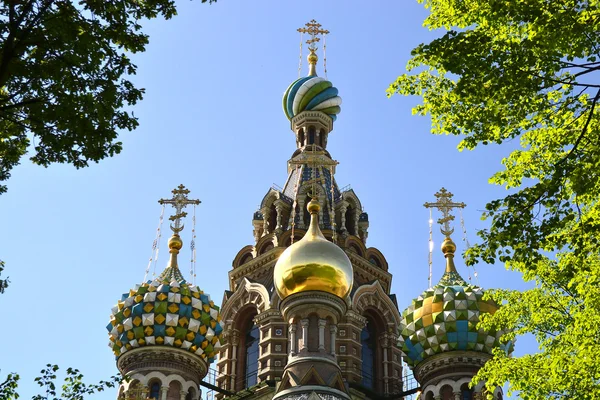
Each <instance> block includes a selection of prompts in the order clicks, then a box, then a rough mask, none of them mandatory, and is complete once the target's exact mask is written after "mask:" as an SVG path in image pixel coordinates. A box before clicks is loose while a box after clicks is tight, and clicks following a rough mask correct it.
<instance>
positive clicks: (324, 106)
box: [283, 76, 342, 121]
mask: <svg viewBox="0 0 600 400" xmlns="http://www.w3.org/2000/svg"><path fill="white" fill-rule="evenodd" d="M341 104H342V98H341V97H339V96H338V90H337V89H336V88H334V87H333V84H332V83H331V82H329V81H328V80H326V79H324V78H320V77H318V76H307V77H304V78H300V79H298V80H296V81H294V82H293V83H292V84H291V85H290V86H289V87H288V88H287V90H286V91H285V93H284V95H283V111H284V112H285V115H286V117H287V118H288V119H289V120H291V119H292V118H294V117H295V116H296V115H298V114H300V113H301V112H302V111H321V112H323V113H325V114H327V115H329V116H330V117H331V118H332V119H333V120H334V121H335V119H336V118H337V114H339V113H340V111H341V108H340V105H341Z"/></svg>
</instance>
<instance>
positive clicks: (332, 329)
mask: <svg viewBox="0 0 600 400" xmlns="http://www.w3.org/2000/svg"><path fill="white" fill-rule="evenodd" d="M337 330H338V329H337V326H335V325H331V326H330V327H329V332H330V333H331V340H330V342H331V352H330V354H331V355H332V356H334V357H335V337H336V335H337Z"/></svg>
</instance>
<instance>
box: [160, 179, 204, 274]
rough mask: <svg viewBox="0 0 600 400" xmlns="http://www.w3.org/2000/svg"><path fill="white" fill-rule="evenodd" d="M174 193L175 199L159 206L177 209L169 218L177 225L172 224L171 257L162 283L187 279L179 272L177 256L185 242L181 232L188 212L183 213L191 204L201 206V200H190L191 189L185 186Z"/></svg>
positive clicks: (163, 202) (164, 200)
mask: <svg viewBox="0 0 600 400" xmlns="http://www.w3.org/2000/svg"><path fill="white" fill-rule="evenodd" d="M171 193H173V198H171V199H160V200H159V201H158V203H159V204H163V205H164V204H170V205H172V206H173V208H175V214H173V215H171V216H170V217H169V221H172V222H174V223H175V225H173V224H171V225H170V227H171V230H172V231H173V235H172V236H171V237H170V238H169V253H170V254H171V257H170V259H169V263H168V264H167V267H166V268H165V270H164V271H163V272H162V273H161V274H160V276H159V279H160V280H161V281H168V282H171V281H176V282H181V281H184V280H185V279H184V278H183V275H182V274H181V271H180V270H179V266H178V265H177V254H179V250H181V248H182V247H183V241H182V240H181V237H180V236H179V232H181V231H182V230H183V228H184V225H183V224H182V223H181V219H182V218H185V217H186V216H187V212H185V211H183V209H184V208H185V207H187V206H188V205H189V204H193V205H198V204H200V200H198V199H195V200H191V199H188V197H187V195H188V194H189V193H190V191H189V189H186V188H185V186H183V185H179V186H177V188H175V189H173V190H172V191H171Z"/></svg>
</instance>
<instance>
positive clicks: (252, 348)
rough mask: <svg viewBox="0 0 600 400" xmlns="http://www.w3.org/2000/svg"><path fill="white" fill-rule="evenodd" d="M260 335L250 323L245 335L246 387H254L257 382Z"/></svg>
mask: <svg viewBox="0 0 600 400" xmlns="http://www.w3.org/2000/svg"><path fill="white" fill-rule="evenodd" d="M259 339H260V333H259V330H258V326H256V325H255V324H254V321H252V320H251V321H250V326H249V328H248V333H247V334H246V387H247V388H248V387H250V386H254V385H256V383H257V382H258V379H257V378H258V341H259Z"/></svg>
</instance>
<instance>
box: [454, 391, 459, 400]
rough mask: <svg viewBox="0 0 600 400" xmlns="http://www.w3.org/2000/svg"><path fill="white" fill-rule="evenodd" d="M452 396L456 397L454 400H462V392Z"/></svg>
mask: <svg viewBox="0 0 600 400" xmlns="http://www.w3.org/2000/svg"><path fill="white" fill-rule="evenodd" d="M452 394H453V395H454V400H460V395H461V393H460V392H454V393H452Z"/></svg>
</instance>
